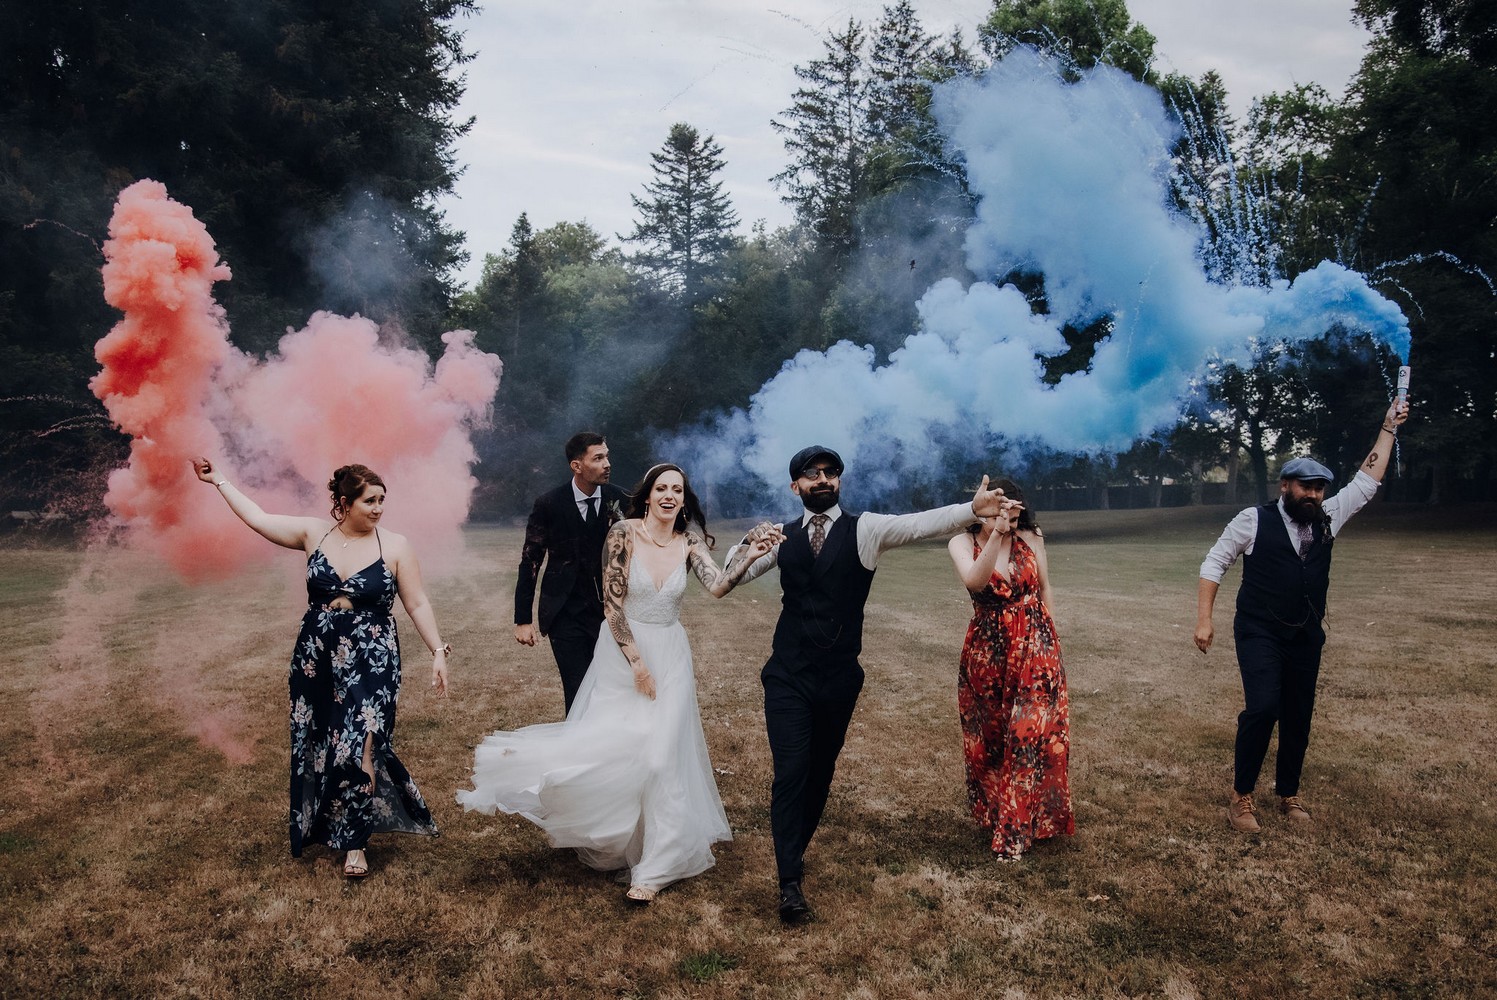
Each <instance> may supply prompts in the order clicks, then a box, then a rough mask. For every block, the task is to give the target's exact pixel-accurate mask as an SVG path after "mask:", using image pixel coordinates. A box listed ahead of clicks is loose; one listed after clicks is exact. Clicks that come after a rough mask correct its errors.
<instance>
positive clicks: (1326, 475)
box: [1279, 458, 1336, 483]
mask: <svg viewBox="0 0 1497 1000" xmlns="http://www.w3.org/2000/svg"><path fill="white" fill-rule="evenodd" d="M1279 478H1280V479H1299V480H1302V481H1303V480H1306V479H1324V480H1325V481H1326V482H1328V483H1334V482H1335V481H1336V474H1335V473H1334V472H1332V471H1331V470H1330V469H1327V468H1326V467H1325V466H1323V465H1321V464H1320V463H1319V462H1317V461H1315V459H1313V458H1291V459H1290V460H1289V461H1287V462H1285V463H1284V468H1283V469H1282V470H1281V471H1280V472H1279Z"/></svg>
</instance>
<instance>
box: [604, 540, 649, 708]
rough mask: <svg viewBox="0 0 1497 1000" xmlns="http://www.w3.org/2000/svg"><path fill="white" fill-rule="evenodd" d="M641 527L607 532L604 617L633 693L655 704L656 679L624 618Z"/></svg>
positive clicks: (605, 544)
mask: <svg viewBox="0 0 1497 1000" xmlns="http://www.w3.org/2000/svg"><path fill="white" fill-rule="evenodd" d="M638 523H639V522H638V521H632V520H631V521H620V522H619V523H618V524H615V525H614V526H613V527H612V528H609V529H608V539H607V541H605V542H604V543H603V614H604V616H605V617H606V618H607V619H608V630H609V632H611V633H612V634H613V641H614V642H616V643H618V644H619V652H621V653H623V654H624V659H626V660H628V661H629V666H630V667H631V668H633V670H634V689H635V690H636V691H638V692H639V693H640V694H642V695H645V696H646V697H648V698H650V699H651V700H652V701H653V700H654V698H655V678H654V677H653V676H651V674H650V670H649V668H648V667H646V666H645V661H644V659H643V658H642V657H641V656H640V655H639V648H638V647H637V646H635V645H634V633H633V632H630V631H629V620H628V619H627V618H625V617H624V598H626V597H628V596H629V560H630V558H631V557H632V556H633V555H634V526H635V525H636V524H638Z"/></svg>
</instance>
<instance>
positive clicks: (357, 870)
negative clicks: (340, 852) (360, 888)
mask: <svg viewBox="0 0 1497 1000" xmlns="http://www.w3.org/2000/svg"><path fill="white" fill-rule="evenodd" d="M355 854H357V855H358V860H357V861H355V860H354V855H355ZM343 874H344V875H345V876H347V877H348V878H363V877H364V876H365V875H368V874H369V858H368V857H366V856H365V854H364V852H363V851H349V852H348V857H347V858H346V859H345V860H344V862H343Z"/></svg>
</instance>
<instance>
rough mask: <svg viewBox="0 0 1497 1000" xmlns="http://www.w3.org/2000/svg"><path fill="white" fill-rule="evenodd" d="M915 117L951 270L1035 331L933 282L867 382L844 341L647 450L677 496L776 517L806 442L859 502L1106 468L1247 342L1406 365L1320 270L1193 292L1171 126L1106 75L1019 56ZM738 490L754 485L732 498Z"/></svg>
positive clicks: (1198, 268)
mask: <svg viewBox="0 0 1497 1000" xmlns="http://www.w3.org/2000/svg"><path fill="white" fill-rule="evenodd" d="M935 111H936V115H937V118H938V120H939V121H940V123H941V125H942V128H943V129H944V131H945V133H946V135H947V137H948V140H949V146H950V147H951V148H953V149H956V150H959V151H960V152H961V154H962V155H963V157H964V159H965V163H966V169H967V175H968V180H969V183H970V184H971V186H972V189H973V191H974V193H975V194H976V195H977V196H978V199H979V201H978V204H977V208H976V218H975V221H974V223H973V224H972V226H971V228H970V229H969V230H968V233H967V239H966V255H967V265H968V268H969V270H970V271H971V272H972V273H973V274H975V275H1006V274H1010V273H1012V272H1014V271H1016V270H1022V271H1026V272H1031V273H1032V272H1040V273H1042V274H1043V275H1044V281H1045V295H1046V298H1047V300H1048V303H1049V313H1048V315H1036V314H1034V312H1033V311H1032V309H1031V308H1030V304H1029V302H1028V301H1027V300H1026V298H1025V296H1024V294H1023V293H1022V292H1021V291H1020V290H1019V289H1017V288H1015V287H1014V286H1012V285H1003V286H1000V285H998V284H996V283H995V282H992V281H977V282H974V283H973V284H971V285H970V286H968V287H965V288H963V287H962V285H961V283H960V282H958V281H956V280H954V279H945V280H942V281H940V282H938V283H937V284H935V285H933V286H932V287H931V288H930V289H929V290H927V291H926V292H925V294H924V295H923V296H922V297H921V299H920V301H919V303H918V311H919V315H920V330H919V332H917V333H915V334H914V335H912V336H911V337H909V338H908V339H907V340H906V341H905V343H904V345H903V346H902V347H901V348H900V349H899V350H897V351H895V352H894V353H893V354H892V355H891V356H890V358H889V361H888V363H887V364H885V365H882V366H879V365H877V364H876V362H875V357H874V353H873V351H872V350H871V349H870V348H865V347H859V346H856V345H854V344H850V343H847V342H842V343H839V344H836V345H834V346H833V347H831V348H830V349H829V350H827V351H825V352H823V353H818V352H812V351H802V352H801V353H799V354H797V355H796V356H795V357H794V358H792V359H791V360H789V361H788V362H786V364H785V366H784V367H783V369H782V370H781V371H780V372H779V374H778V375H776V376H775V377H774V378H773V379H771V380H770V381H769V382H768V383H766V384H765V385H764V386H763V387H762V388H761V389H760V390H759V392H758V393H757V394H756V395H755V396H754V397H753V399H752V400H751V401H750V403H749V407H748V409H747V410H737V411H733V412H731V413H728V414H724V415H722V416H720V417H719V418H718V419H716V420H714V421H713V422H711V424H710V425H709V426H705V427H702V428H698V429H696V430H693V431H689V432H687V433H685V434H683V435H680V436H678V437H676V438H675V439H673V440H670V441H667V442H663V443H662V453H663V454H670V455H674V456H678V458H677V460H679V461H682V462H683V463H685V464H686V465H687V467H688V468H690V469H691V470H692V473H693V477H694V479H696V481H697V482H699V483H703V484H706V485H708V486H709V487H721V485H722V484H725V483H728V484H731V483H736V484H738V485H737V486H736V491H737V495H738V496H740V497H751V498H752V500H753V501H754V502H759V503H763V502H766V501H769V500H770V499H771V498H778V499H779V502H783V498H784V490H785V486H786V484H787V482H788V473H787V471H786V469H785V462H786V460H787V459H788V457H789V456H790V455H791V454H792V453H794V452H795V451H796V450H797V449H799V448H801V447H803V446H804V445H806V444H809V443H812V442H816V443H820V444H824V445H828V446H831V447H833V448H836V449H837V450H838V451H840V452H841V453H842V456H843V458H844V460H845V461H846V462H847V466H848V471H849V474H850V476H851V477H854V478H855V482H856V485H857V495H858V497H859V499H860V500H867V501H871V502H876V501H877V500H879V499H880V498H882V497H888V496H897V495H899V494H900V493H901V492H902V487H903V488H904V491H907V488H908V485H909V483H910V482H911V481H930V480H931V479H932V477H935V476H938V475H940V470H941V469H942V468H943V467H946V466H948V465H950V464H951V459H952V452H953V450H957V451H963V450H965V452H966V455H965V456H964V457H967V458H970V455H971V452H972V451H973V450H979V451H980V450H982V449H985V448H986V449H990V448H992V447H993V446H994V443H995V442H999V441H1001V442H1006V443H1008V444H1009V445H1017V444H1021V443H1022V444H1028V445H1039V446H1045V447H1049V448H1053V449H1056V450H1059V451H1065V452H1098V451H1104V450H1121V449H1124V448H1126V447H1128V446H1129V445H1130V444H1131V443H1132V442H1133V441H1134V440H1136V439H1137V438H1139V437H1140V436H1144V435H1147V434H1149V433H1151V432H1153V431H1155V430H1157V429H1159V428H1162V427H1166V426H1169V425H1171V424H1173V423H1174V422H1175V421H1176V420H1177V419H1178V418H1179V416H1180V406H1181V404H1180V402H1179V401H1180V399H1181V398H1182V396H1184V395H1185V394H1186V392H1187V390H1188V389H1189V386H1190V382H1191V380H1192V379H1193V378H1195V377H1196V376H1197V375H1198V373H1199V372H1200V371H1201V369H1202V366H1203V363H1204V362H1205V361H1206V360H1207V359H1208V358H1209V357H1213V356H1216V357H1221V358H1224V359H1227V360H1238V361H1241V360H1246V357H1247V354H1248V352H1249V351H1250V349H1251V346H1252V344H1253V343H1254V342H1255V341H1261V340H1264V339H1285V340H1290V341H1294V340H1302V339H1305V338H1313V337H1318V336H1322V335H1324V334H1325V333H1326V332H1327V331H1329V330H1331V329H1332V328H1334V327H1341V328H1344V329H1347V330H1351V331H1362V332H1366V333H1370V334H1371V335H1372V336H1374V337H1375V338H1377V339H1379V340H1381V341H1383V342H1384V343H1386V344H1388V345H1389V347H1391V348H1392V349H1393V350H1394V351H1395V352H1396V353H1398V354H1399V356H1400V357H1404V358H1406V357H1407V356H1408V346H1409V345H1408V338H1409V328H1408V323H1407V321H1406V319H1405V318H1404V316H1403V314H1402V313H1401V312H1400V311H1399V309H1398V307H1397V306H1395V305H1394V304H1393V303H1391V302H1389V301H1388V300H1386V299H1384V298H1383V297H1382V296H1380V295H1378V294H1377V293H1376V292H1374V291H1373V290H1372V289H1371V288H1370V287H1369V286H1368V285H1367V283H1366V281H1365V280H1364V279H1363V278H1362V277H1361V276H1360V275H1358V274H1356V273H1355V272H1353V271H1350V270H1347V269H1346V268H1344V267H1341V266H1340V265H1338V264H1335V263H1331V262H1323V263H1321V264H1320V265H1319V266H1317V267H1316V268H1314V269H1313V270H1311V271H1308V272H1306V273H1304V274H1302V275H1300V276H1299V277H1298V278H1297V279H1296V280H1295V281H1294V283H1293V284H1292V285H1291V284H1290V283H1289V282H1287V281H1279V282H1275V283H1273V284H1272V285H1270V286H1268V287H1258V286H1229V285H1222V284H1215V283H1213V282H1211V281H1210V280H1208V278H1207V276H1206V273H1205V271H1204V269H1203V267H1202V264H1201V261H1200V258H1199V255H1198V248H1199V246H1200V245H1201V244H1202V243H1203V241H1204V239H1205V234H1204V232H1203V231H1202V229H1201V227H1200V226H1199V225H1197V224H1196V223H1195V222H1193V221H1192V220H1190V219H1188V218H1186V217H1184V216H1183V215H1181V214H1180V213H1178V212H1177V211H1175V210H1173V209H1172V207H1171V205H1170V200H1169V191H1170V186H1169V177H1170V172H1171V169H1172V162H1171V158H1170V149H1171V146H1172V144H1173V142H1174V140H1175V139H1176V137H1177V126H1176V124H1175V123H1174V122H1173V121H1172V120H1171V119H1170V118H1169V117H1168V116H1167V114H1166V113H1165V110H1164V107H1163V105H1162V103H1161V100H1160V97H1159V94H1158V93H1157V92H1156V91H1154V90H1153V89H1151V88H1149V87H1147V86H1145V85H1143V84H1140V83H1138V82H1137V81H1135V80H1133V79H1132V78H1130V77H1128V76H1127V75H1126V74H1123V73H1121V72H1118V71H1116V70H1113V69H1111V68H1109V67H1099V68H1098V69H1096V70H1093V71H1091V72H1089V73H1087V74H1086V75H1085V76H1084V77H1083V79H1082V80H1081V81H1080V82H1078V83H1075V84H1069V85H1068V84H1065V83H1063V82H1061V81H1060V80H1059V79H1058V78H1057V75H1056V73H1055V69H1054V67H1053V66H1052V65H1051V64H1050V63H1048V62H1047V61H1046V60H1044V59H1043V58H1041V57H1039V56H1037V55H1036V54H1034V53H1033V52H1028V51H1023V50H1021V51H1018V52H1015V53H1013V54H1011V55H1010V56H1009V57H1008V58H1006V59H1004V60H1003V61H1002V62H1000V63H999V64H997V65H996V66H995V67H993V69H992V70H991V71H990V72H989V73H988V74H987V75H986V76H984V77H983V78H981V79H977V80H960V81H954V82H952V83H950V84H948V85H946V86H945V87H943V88H942V89H941V90H940V91H939V92H938V94H937V99H936V105H935ZM1102 317H1111V321H1112V331H1111V334H1110V336H1109V337H1108V338H1107V339H1106V340H1104V341H1103V342H1102V343H1101V344H1100V345H1099V346H1098V347H1097V350H1096V352H1095V354H1094V356H1093V358H1092V361H1091V365H1090V367H1089V368H1088V369H1087V370H1085V371H1081V372H1076V373H1073V374H1070V375H1066V376H1064V377H1062V378H1061V379H1060V381H1059V383H1058V384H1054V385H1051V384H1047V383H1045V382H1044V381H1042V380H1041V374H1042V368H1041V365H1040V363H1039V362H1038V361H1037V360H1036V356H1037V355H1054V354H1058V353H1060V352H1062V351H1064V350H1065V349H1066V343H1065V340H1064V338H1063V336H1062V333H1061V329H1062V327H1063V326H1064V325H1065V324H1066V323H1067V322H1070V323H1071V324H1074V325H1075V326H1077V327H1082V326H1085V325H1087V324H1089V323H1091V322H1093V321H1095V320H1097V319H1099V318H1102ZM745 471H746V472H748V473H750V474H751V475H752V477H753V479H755V480H757V481H758V484H762V485H759V486H755V485H750V484H745V483H743V482H742V481H743V480H744V473H745ZM956 488H957V484H956V483H952V484H950V489H951V491H952V493H953V496H952V498H953V499H954V498H955V496H954V493H955V490H956ZM714 492H716V493H719V494H721V493H722V492H723V491H722V490H721V489H720V488H719V489H715V490H714Z"/></svg>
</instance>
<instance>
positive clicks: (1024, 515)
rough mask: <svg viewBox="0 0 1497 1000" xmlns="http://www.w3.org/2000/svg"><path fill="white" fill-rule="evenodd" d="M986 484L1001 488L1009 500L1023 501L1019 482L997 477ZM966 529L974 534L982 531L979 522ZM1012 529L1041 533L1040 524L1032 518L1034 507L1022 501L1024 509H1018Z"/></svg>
mask: <svg viewBox="0 0 1497 1000" xmlns="http://www.w3.org/2000/svg"><path fill="white" fill-rule="evenodd" d="M988 485H989V486H990V487H991V488H993V489H998V490H1002V491H1003V495H1004V496H1006V497H1008V498H1009V499H1010V500H1017V501H1018V502H1019V503H1024V491H1023V490H1022V489H1020V488H1019V484H1018V483H1016V482H1014V481H1013V480H1012V479H999V480H995V481H994V482H991V483H989V484H988ZM967 530H968V531H970V532H972V534H974V535H975V534H977V533H978V532H980V531H982V525H981V524H980V523H979V524H974V525H972V527H970V528H968V529H967ZM1014 530H1015V531H1032V532H1034V533H1035V534H1036V535H1038V534H1040V533H1041V532H1040V524H1039V522H1038V521H1036V520H1035V519H1034V508H1032V507H1030V506H1029V504H1027V503H1024V509H1023V510H1021V511H1019V521H1018V523H1017V524H1015V525H1014Z"/></svg>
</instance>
